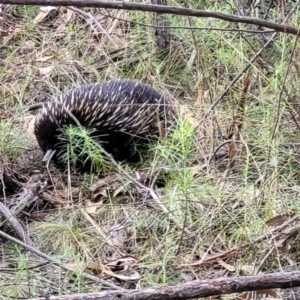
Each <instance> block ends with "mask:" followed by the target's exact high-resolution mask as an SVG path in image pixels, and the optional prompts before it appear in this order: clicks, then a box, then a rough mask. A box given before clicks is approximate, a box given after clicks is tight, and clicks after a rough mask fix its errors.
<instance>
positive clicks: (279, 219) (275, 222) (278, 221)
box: [266, 213, 295, 226]
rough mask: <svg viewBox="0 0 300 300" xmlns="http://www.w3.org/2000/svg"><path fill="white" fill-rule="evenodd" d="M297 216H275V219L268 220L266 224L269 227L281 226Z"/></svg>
mask: <svg viewBox="0 0 300 300" xmlns="http://www.w3.org/2000/svg"><path fill="white" fill-rule="evenodd" d="M294 215H295V214H294V213H293V214H284V215H278V216H275V217H274V218H272V219H270V220H268V221H267V222H266V225H268V226H280V225H282V224H283V223H284V222H286V221H287V220H288V219H289V218H292V217H293V216H294Z"/></svg>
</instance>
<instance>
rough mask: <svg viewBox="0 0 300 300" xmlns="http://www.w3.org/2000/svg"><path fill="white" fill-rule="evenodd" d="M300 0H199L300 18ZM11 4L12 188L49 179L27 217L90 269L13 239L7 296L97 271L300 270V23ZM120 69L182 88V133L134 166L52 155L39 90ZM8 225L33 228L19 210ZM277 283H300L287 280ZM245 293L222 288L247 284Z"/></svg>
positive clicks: (44, 243) (73, 284) (5, 38)
mask: <svg viewBox="0 0 300 300" xmlns="http://www.w3.org/2000/svg"><path fill="white" fill-rule="evenodd" d="M220 2H221V3H220ZM237 2H239V1H236V3H237ZM241 2H242V1H241ZM278 2H280V3H282V2H281V1H278ZM293 2H294V1H285V6H284V7H283V6H282V5H280V4H276V3H277V2H276V1H272V4H273V6H268V7H267V6H266V7H264V6H263V4H261V7H259V8H258V7H257V8H253V7H246V6H244V7H243V6H242V5H239V6H235V5H229V2H222V1H201V3H202V4H199V3H198V2H197V1H189V6H190V7H191V8H195V9H207V10H214V11H221V12H224V13H231V14H237V15H239V14H244V15H249V16H258V17H260V18H265V19H266V20H271V21H274V22H278V23H280V22H281V21H282V20H283V19H285V17H286V16H287V15H288V14H289V12H293V13H292V14H291V15H290V16H289V18H288V20H287V24H290V25H293V26H296V27H297V26H298V24H299V21H298V20H299V18H300V8H299V7H298V8H296V9H295V10H292V9H293V5H294V4H293ZM263 3H265V2H263ZM168 4H169V5H178V4H177V3H175V1H173V0H172V1H169V3H168ZM295 5H296V4H295ZM0 9H1V14H0V45H1V46H0V82H1V85H0V118H1V123H0V170H1V178H0V179H1V180H0V182H1V185H0V197H1V202H2V203H4V204H5V205H6V206H7V207H8V208H10V209H12V207H13V206H14V205H15V204H16V202H17V201H18V199H19V198H20V195H21V196H24V191H35V192H34V193H33V196H32V198H31V199H30V201H31V202H30V203H29V204H28V203H26V207H24V208H22V210H21V212H20V213H19V214H18V215H17V219H18V221H19V222H20V224H21V225H22V228H23V230H24V232H26V235H28V237H30V238H31V239H32V241H33V242H34V246H35V247H36V248H38V249H39V250H41V251H42V252H44V253H46V254H47V255H49V256H51V257H54V258H55V259H57V260H59V261H60V262H61V263H62V264H64V265H65V266H68V267H69V268H72V269H74V270H76V272H77V273H76V274H75V275H78V276H74V273H72V272H70V271H66V270H64V269H63V268H58V267H54V266H53V268H52V265H51V264H48V265H47V266H48V267H49V266H51V269H52V270H54V271H55V274H56V275H57V276H58V277H56V279H55V278H53V274H52V275H51V274H49V268H48V269H47V268H46V266H45V263H44V261H41V260H38V259H37V257H36V256H35V255H34V254H33V253H32V252H31V251H27V250H26V249H24V248H23V247H21V246H19V245H16V244H15V243H12V242H10V241H7V240H6V239H2V243H1V254H0V258H1V260H0V269H1V270H2V271H3V272H2V271H1V275H0V295H1V296H0V298H1V299H9V298H14V297H15V298H22V297H23V299H24V298H29V297H37V296H41V295H44V294H46V293H49V294H51V295H63V294H71V293H84V292H96V291H98V290H99V283H98V282H95V281H93V280H89V279H86V278H84V277H82V276H80V274H81V272H86V273H89V274H91V275H95V276H98V278H101V279H103V280H106V281H107V282H110V283H113V284H115V285H118V286H121V287H124V288H128V289H131V288H145V287H158V286H161V285H174V284H177V283H182V282H188V281H192V280H194V279H208V278H218V277H232V276H238V275H250V274H260V273H272V272H279V271H286V270H297V269H298V259H299V257H298V250H299V242H300V241H299V237H298V235H297V232H298V230H297V223H298V220H299V218H298V211H299V210H300V201H299V198H298V197H299V195H300V182H299V181H300V172H299V170H298V169H299V158H300V157H299V154H300V151H299V149H300V127H299V124H300V117H299V114H298V112H300V110H299V104H300V98H299V92H298V90H299V88H300V76H299V58H297V57H298V55H299V56H300V47H299V43H298V44H297V43H296V42H297V38H296V37H295V36H292V35H289V34H284V33H278V34H276V35H275V36H274V37H272V34H273V33H263V34H262V33H261V31H262V30H263V29H261V28H257V27H256V26H252V25H251V26H250V25H244V24H236V23H235V24H231V23H229V22H225V21H222V20H217V19H212V18H209V19H207V18H193V17H190V18H188V17H186V16H182V17H181V16H175V15H164V18H166V19H164V20H163V21H164V22H166V23H164V24H168V26H170V27H171V28H170V29H169V32H167V34H169V36H168V35H165V36H164V37H167V38H166V39H164V38H162V39H160V40H159V39H158V37H159V32H158V31H156V34H155V28H154V27H153V24H155V23H156V22H159V21H160V20H161V19H160V18H162V15H160V16H156V17H157V18H156V19H155V18H154V14H153V13H146V12H145V13H144V12H134V11H130V12H129V11H124V10H106V9H91V8H86V9H84V10H81V9H80V10H78V9H77V10H71V9H67V8H65V7H59V8H54V7H44V8H40V7H38V6H15V5H2V6H0ZM87 12H88V13H89V14H90V15H91V16H92V17H89V16H88V15H87V14H86V13H87ZM95 20H96V21H95ZM99 24H100V25H101V26H102V29H101V28H100V27H101V26H99ZM221 29H222V30H221ZM103 30H104V31H105V34H104V33H103ZM270 38H272V39H273V41H272V42H271V43H270V44H269V45H268V46H267V47H265V49H264V50H263V51H262V53H261V54H260V55H259V56H258V57H257V58H256V59H255V60H254V62H253V63H251V64H250V63H249V62H250V60H251V58H252V57H254V56H255V55H256V54H257V53H258V51H259V50H260V49H261V47H263V45H264V44H265V43H266V42H267V41H268V40H269V39H270ZM248 65H249V68H248V70H247V71H243V70H244V69H245V67H246V66H248ZM239 74H240V75H241V77H240V80H238V81H237V82H236V83H235V84H231V82H232V80H233V79H234V78H235V77H236V76H238V75H239ZM116 78H131V79H136V80H140V81H142V82H145V83H148V84H150V85H151V86H153V87H154V88H155V89H156V90H157V91H159V92H160V93H161V94H163V95H164V96H165V97H168V98H170V99H171V100H174V103H176V106H177V108H178V117H177V119H176V120H175V121H174V124H173V127H172V129H171V131H170V134H169V140H168V141H167V142H166V141H164V142H163V141H161V142H159V143H158V144H157V145H153V146H151V151H150V154H151V155H149V156H147V157H146V158H145V159H144V160H143V162H142V163H140V164H138V165H129V164H125V163H124V164H122V165H121V167H122V170H123V171H120V170H118V171H110V172H102V173H99V174H89V173H85V174H76V173H73V172H70V171H69V170H66V171H65V172H63V171H62V170H59V169H57V168H56V167H55V165H52V164H50V166H49V168H48V169H47V167H46V166H44V165H43V164H42V157H43V153H42V151H41V150H40V149H39V147H38V144H37V142H36V139H35V136H34V134H33V122H34V117H35V115H36V114H37V113H38V112H39V110H40V107H39V104H41V103H43V102H47V101H53V99H55V96H57V95H59V94H60V93H62V92H65V91H67V90H69V89H70V88H72V87H75V86H80V85H83V84H87V83H94V82H101V81H105V80H111V79H116ZM224 91H227V92H226V93H224ZM217 99H220V101H219V103H218V104H217V105H216V107H215V109H214V110H213V111H211V112H210V113H209V114H207V112H208V111H209V108H210V107H211V105H212V104H213V103H214V102H215V101H216V100H217ZM124 170H125V172H124ZM126 174H129V176H126ZM131 178H133V179H135V181H138V182H140V183H141V184H142V185H144V186H145V189H143V188H142V187H141V186H137V185H136V183H135V181H134V180H131ZM153 195H156V196H157V197H155V196H153ZM162 207H163V209H162ZM293 229H296V234H295V230H293ZM2 230H3V231H5V232H7V233H9V234H10V235H12V236H18V235H17V234H16V232H15V230H14V228H11V224H8V223H7V222H5V220H4V218H3V219H2ZM299 255H300V254H299ZM50 273H51V272H50ZM57 278H59V279H57ZM264 293H265V294H267V295H266V296H265V297H266V298H268V297H272V298H278V299H281V298H284V296H282V294H281V292H280V291H264ZM240 297H241V298H238V297H237V296H236V295H234V296H232V295H230V296H223V298H222V299H246V297H247V295H246V294H244V295H240ZM252 299H254V296H253V298H252Z"/></svg>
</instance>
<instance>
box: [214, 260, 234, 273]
mask: <svg viewBox="0 0 300 300" xmlns="http://www.w3.org/2000/svg"><path fill="white" fill-rule="evenodd" d="M217 262H218V264H219V265H221V266H222V267H224V268H225V269H226V270H228V271H229V272H234V271H235V267H233V266H232V265H229V264H227V263H225V262H224V261H223V260H221V259H219V260H217Z"/></svg>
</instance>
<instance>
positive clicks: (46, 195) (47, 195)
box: [41, 192, 68, 206]
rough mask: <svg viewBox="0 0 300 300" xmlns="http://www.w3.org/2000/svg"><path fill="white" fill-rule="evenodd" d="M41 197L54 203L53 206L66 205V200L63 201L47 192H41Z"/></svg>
mask: <svg viewBox="0 0 300 300" xmlns="http://www.w3.org/2000/svg"><path fill="white" fill-rule="evenodd" d="M41 197H42V198H43V199H44V200H46V201H48V202H50V203H51V204H53V205H55V206H67V204H68V203H67V202H65V201H63V200H62V199H60V198H59V197H57V196H54V195H52V194H50V193H48V192H43V193H41Z"/></svg>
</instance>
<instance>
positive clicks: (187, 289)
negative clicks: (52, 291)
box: [31, 271, 300, 300]
mask: <svg viewBox="0 0 300 300" xmlns="http://www.w3.org/2000/svg"><path fill="white" fill-rule="evenodd" d="M297 286H300V271H293V272H280V273H274V274H264V275H255V276H239V277H231V278H230V277H223V278H217V279H208V280H195V281H192V282H185V283H181V284H177V285H174V286H160V287H157V288H147V289H142V290H126V291H108V292H105V291H102V292H99V293H89V294H75V295H65V296H63V295H62V296H50V297H48V299H49V300H75V299H76V300H79V299H95V300H96V299H97V300H171V299H176V300H180V299H182V300H184V299H198V298H203V297H209V296H216V295H224V294H231V293H239V292H245V291H257V290H264V289H273V288H281V289H286V288H292V287H297ZM44 299H45V297H43V298H35V299H31V300H44Z"/></svg>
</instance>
